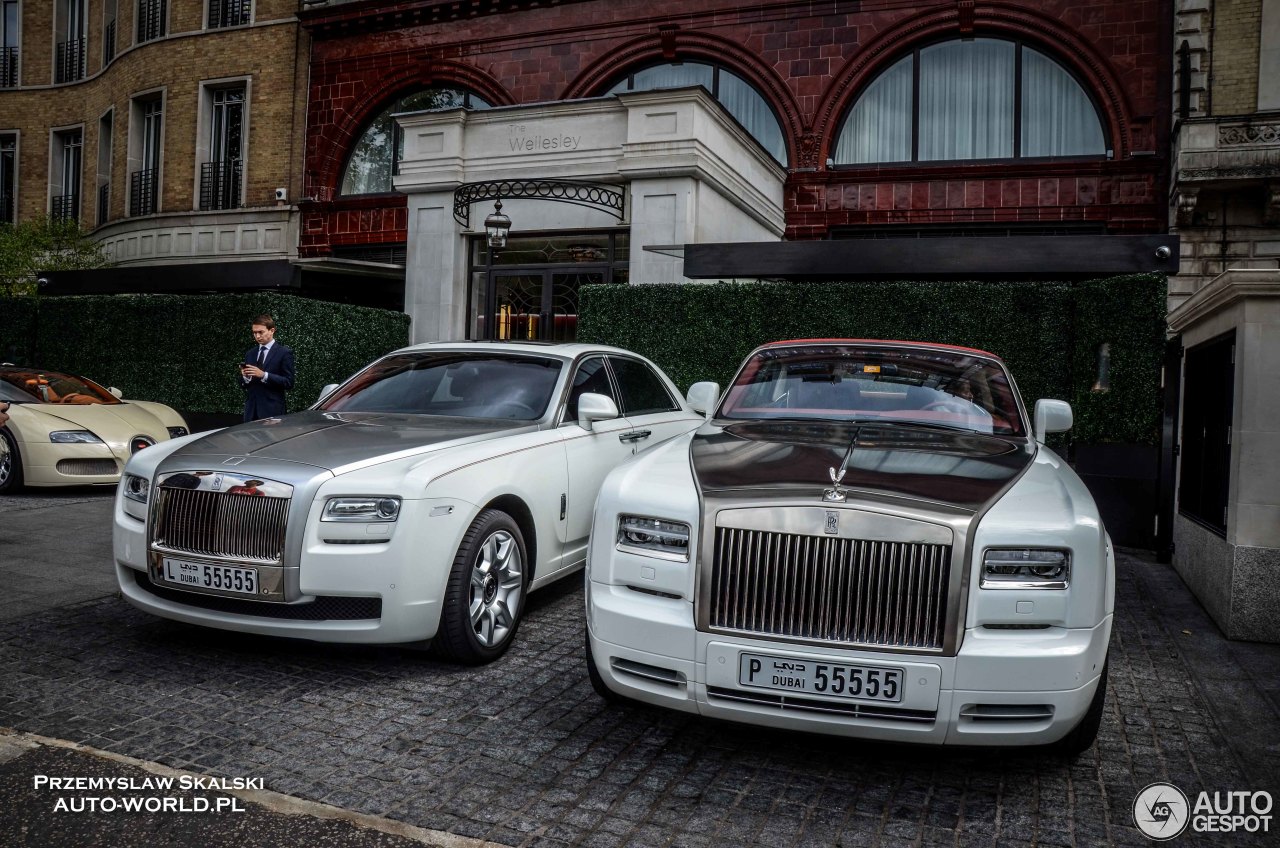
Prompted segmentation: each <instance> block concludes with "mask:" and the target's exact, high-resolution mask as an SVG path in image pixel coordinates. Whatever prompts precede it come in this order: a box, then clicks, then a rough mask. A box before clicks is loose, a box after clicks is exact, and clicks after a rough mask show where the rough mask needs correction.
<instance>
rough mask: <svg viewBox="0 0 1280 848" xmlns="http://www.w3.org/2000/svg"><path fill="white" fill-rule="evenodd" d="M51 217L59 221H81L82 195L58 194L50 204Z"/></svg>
mask: <svg viewBox="0 0 1280 848" xmlns="http://www.w3.org/2000/svg"><path fill="white" fill-rule="evenodd" d="M49 217H51V218H53V219H54V220H58V221H63V220H66V221H78V220H80V195H79V194H57V195H54V197H53V202H52V203H51V204H50V209H49Z"/></svg>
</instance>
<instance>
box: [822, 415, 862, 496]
mask: <svg viewBox="0 0 1280 848" xmlns="http://www.w3.org/2000/svg"><path fill="white" fill-rule="evenodd" d="M857 441H858V434H857V431H855V432H854V435H853V438H852V439H851V440H850V441H849V449H848V450H847V451H845V452H844V461H842V462H841V463H840V470H839V471H837V470H836V469H835V468H828V469H827V473H828V474H830V475H831V488H830V489H825V490H823V492H822V500H823V501H824V502H826V503H844V502H845V495H846V490H845V489H844V488H843V487H841V485H840V482H841V481H842V480H844V475H845V472H846V471H848V470H849V459H850V458H851V457H852V456H853V446H854V445H855V444H856V443H857Z"/></svg>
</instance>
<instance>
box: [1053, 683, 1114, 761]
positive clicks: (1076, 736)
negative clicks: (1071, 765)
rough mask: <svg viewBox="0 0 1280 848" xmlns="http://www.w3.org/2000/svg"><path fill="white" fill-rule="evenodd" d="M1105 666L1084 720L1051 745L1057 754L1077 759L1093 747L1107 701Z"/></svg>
mask: <svg viewBox="0 0 1280 848" xmlns="http://www.w3.org/2000/svg"><path fill="white" fill-rule="evenodd" d="M1107 666H1108V663H1106V662H1104V663H1103V664H1102V674H1101V675H1099V677H1098V688H1097V689H1096V690H1095V691H1094V693H1093V700H1092V701H1090V702H1089V709H1088V710H1087V711H1086V712H1085V714H1084V718H1082V719H1080V723H1079V724H1077V725H1076V726H1075V728H1074V729H1072V731H1071V732H1070V733H1068V734H1067V735H1066V736H1064V737H1062V738H1061V739H1059V740H1058V741H1057V742H1055V743H1054V744H1053V749H1054V750H1055V751H1057V752H1058V753H1059V754H1063V755H1065V756H1067V757H1072V758H1074V757H1078V756H1080V755H1081V754H1083V753H1084V752H1085V751H1087V750H1089V749H1090V748H1091V747H1093V743H1094V740H1095V739H1097V738H1098V728H1099V727H1101V726H1102V710H1103V707H1104V705H1105V702H1106V700H1107Z"/></svg>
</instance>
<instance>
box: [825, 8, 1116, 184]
mask: <svg viewBox="0 0 1280 848" xmlns="http://www.w3.org/2000/svg"><path fill="white" fill-rule="evenodd" d="M971 14H972V19H971V22H970V20H969V19H968V17H967V16H965V17H963V18H962V11H961V8H960V7H959V6H951V7H949V8H945V9H941V10H938V11H934V12H928V13H925V14H921V15H918V16H916V17H913V18H910V19H908V20H906V21H903V22H902V23H900V24H898V25H897V26H895V27H892V28H890V29H887V30H885V31H884V32H881V33H880V34H879V35H878V36H877V37H876V38H874V39H873V40H871V41H869V42H868V43H867V44H865V45H864V46H863V47H862V48H861V49H860V50H859V51H858V53H857V55H856V56H854V57H853V58H852V59H850V60H849V61H848V62H847V63H846V64H845V66H844V67H843V68H842V69H840V71H839V72H838V73H837V74H836V76H835V81H834V82H833V83H832V85H831V87H830V88H829V89H828V91H827V94H826V96H825V97H824V98H823V101H822V103H821V105H820V106H819V107H818V110H817V113H816V114H815V115H814V120H813V127H814V133H815V135H816V136H817V137H818V138H819V139H821V142H820V156H819V161H823V162H825V161H826V159H827V157H828V156H830V155H831V151H833V150H834V149H835V142H836V136H837V135H838V134H839V132H840V122H841V121H842V120H843V118H844V116H845V114H846V113H847V111H848V110H849V108H850V107H851V106H852V105H853V102H854V100H855V99H856V98H857V96H858V95H859V94H861V93H862V91H863V89H864V88H865V87H866V86H867V84H868V83H870V82H871V81H872V80H873V79H874V78H875V76H876V75H877V74H879V73H880V72H881V71H882V70H884V69H885V68H887V67H889V66H890V65H891V64H892V63H894V62H896V61H897V60H899V59H900V58H902V57H903V56H904V55H906V54H907V53H908V52H909V51H911V50H912V49H914V48H915V47H917V46H919V45H921V44H924V43H928V42H933V41H940V40H944V39H946V38H960V37H982V36H997V37H1004V38H1009V39H1011V40H1015V41H1020V42H1022V43H1024V44H1027V45H1028V46H1031V47H1034V48H1035V49H1037V50H1039V51H1040V52H1043V53H1044V54H1045V55H1046V56H1049V57H1050V58H1052V59H1053V60H1054V61H1056V62H1058V63H1059V64H1061V65H1062V66H1063V67H1064V68H1067V69H1068V70H1070V71H1071V72H1073V73H1074V74H1075V75H1076V78H1077V79H1078V80H1079V81H1080V83H1081V84H1082V85H1083V86H1084V88H1085V90H1086V91H1087V92H1088V93H1089V94H1090V95H1091V97H1092V98H1093V101H1094V103H1095V105H1096V106H1097V107H1098V111H1099V118H1100V120H1101V121H1102V124H1103V127H1104V128H1105V130H1106V133H1107V138H1108V139H1109V143H1110V146H1111V147H1112V149H1113V150H1114V158H1115V159H1123V158H1126V157H1127V156H1128V155H1129V153H1130V152H1131V151H1132V150H1133V138H1132V124H1133V113H1132V106H1131V104H1130V103H1129V99H1128V97H1127V96H1126V94H1125V90H1124V88H1123V86H1122V85H1121V84H1120V81H1119V80H1118V78H1117V76H1116V72H1115V69H1114V68H1113V67H1112V66H1111V64H1110V63H1109V62H1107V60H1106V59H1105V58H1103V57H1102V55H1101V54H1099V52H1098V51H1097V50H1096V49H1095V48H1094V46H1093V45H1092V44H1091V43H1090V42H1089V41H1087V40H1086V39H1084V38H1082V37H1081V36H1080V35H1079V34H1077V33H1076V32H1075V31H1074V30H1073V29H1072V28H1071V27H1069V26H1066V25H1063V24H1062V23H1061V22H1060V21H1058V20H1056V19H1054V18H1051V17H1047V16H1044V15H1041V14H1039V13H1037V12H1035V11H1033V10H1029V9H1025V8H1018V7H1013V6H1006V5H1002V4H997V3H980V4H978V5H976V6H975V7H974V8H973V10H972V13H971ZM962 26H963V28H962Z"/></svg>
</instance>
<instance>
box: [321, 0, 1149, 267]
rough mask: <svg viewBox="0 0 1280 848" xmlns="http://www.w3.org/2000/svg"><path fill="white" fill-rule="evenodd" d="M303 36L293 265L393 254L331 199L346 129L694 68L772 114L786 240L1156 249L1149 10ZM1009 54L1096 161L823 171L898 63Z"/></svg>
mask: <svg viewBox="0 0 1280 848" xmlns="http://www.w3.org/2000/svg"><path fill="white" fill-rule="evenodd" d="M301 16H302V18H303V25H304V27H305V28H306V29H307V30H308V31H309V32H310V33H311V35H312V38H313V50H312V67H311V85H310V93H309V97H308V100H309V103H310V112H309V118H308V129H307V142H306V166H305V167H306V179H305V186H304V194H305V195H306V197H308V198H310V201H309V202H307V203H304V206H303V218H304V224H303V234H302V241H301V245H300V252H301V253H302V254H303V255H308V256H325V255H330V254H332V253H333V252H335V250H336V251H338V252H342V251H343V250H344V249H347V248H350V247H352V246H356V245H391V244H398V243H403V242H404V241H405V239H406V236H407V220H406V211H405V205H404V204H405V201H404V198H403V197H402V196H395V195H385V196H360V197H344V196H340V187H341V179H342V173H343V168H344V164H345V162H346V159H347V157H348V155H349V154H350V152H351V149H352V146H353V144H354V143H355V142H356V140H357V139H358V138H359V137H360V134H361V132H362V131H363V129H364V127H365V126H366V125H367V124H368V122H369V121H370V119H371V118H372V117H373V116H375V115H377V114H378V112H379V111H380V110H382V109H383V108H384V107H386V106H387V104H388V103H390V102H393V101H394V100H395V99H396V98H397V97H398V96H401V95H402V94H404V93H405V92H406V91H409V90H412V89H414V88H416V87H421V86H424V85H428V84H436V85H449V86H456V87H459V88H465V89H468V90H470V91H472V92H474V93H475V94H477V95H479V96H480V97H482V98H483V99H484V100H486V101H487V102H488V103H489V104H492V105H494V106H509V105H517V104H533V103H543V102H551V101H562V100H566V99H573V98H587V97H592V96H598V95H602V94H605V93H607V92H608V91H609V89H610V86H611V85H612V84H614V83H615V82H616V81H617V80H618V78H619V76H620V75H623V74H625V73H627V72H629V71H632V70H635V69H641V68H645V67H647V66H654V65H658V64H663V63H707V64H713V65H716V66H718V67H720V68H723V69H726V70H729V71H731V72H732V73H733V74H735V75H736V76H738V77H740V78H741V79H743V80H745V81H746V82H747V83H748V84H749V85H750V86H752V87H753V88H754V89H755V90H756V91H757V92H759V93H760V94H761V95H762V97H763V98H764V100H765V101H767V103H768V106H769V107H770V109H771V110H772V111H773V112H774V113H775V115H776V116H777V119H778V122H779V124H780V126H781V128H782V135H783V138H784V143H785V161H783V163H782V164H783V165H784V166H785V168H786V170H787V175H786V179H785V186H784V196H783V206H784V209H785V216H786V228H785V237H786V238H788V239H822V238H829V237H833V236H837V237H838V236H840V235H848V234H850V232H849V231H851V230H856V229H857V228H859V227H867V226H872V227H884V228H892V227H924V228H929V227H939V226H942V227H952V228H960V229H966V228H981V227H987V226H1002V227H1009V228H1012V229H1015V230H1027V231H1030V230H1032V229H1036V230H1039V231H1042V232H1068V231H1080V232H1097V233H1156V232H1163V231H1164V230H1165V227H1166V225H1167V223H1166V215H1167V213H1166V202H1165V197H1166V175H1165V170H1166V167H1167V164H1166V158H1165V151H1166V150H1167V145H1168V127H1169V120H1170V119H1169V115H1168V109H1167V105H1166V104H1167V103H1168V102H1169V101H1168V96H1169V94H1168V89H1167V74H1168V70H1167V69H1168V68H1169V66H1170V62H1171V61H1172V58H1171V47H1170V45H1169V43H1168V39H1167V32H1166V27H1167V24H1168V21H1170V20H1171V18H1172V10H1171V8H1170V4H1169V3H1168V2H1166V0H1138V2H1127V3H1113V2H1090V3H1079V2H1053V1H1052V0H1050V2H1021V3H986V2H981V0H978V2H974V0H935V2H921V3H915V4H902V3H896V2H867V3H835V4H830V5H828V6H824V7H822V8H821V9H820V10H819V9H816V8H815V7H814V6H813V5H812V4H809V3H791V2H777V3H768V4H761V3H754V2H752V3H745V2H742V3H737V2H726V3H722V4H710V3H689V2H678V0H658V2H639V0H622V2H609V3H602V2H562V3H550V4H547V3H527V2H519V1H518V0H517V1H516V2H499V3H493V4H489V5H486V6H484V7H469V6H468V7H462V6H458V5H456V4H442V3H433V2H408V1H407V0H400V2H385V0H384V1H383V2H378V0H363V2H349V3H335V2H330V3H328V4H326V5H325V6H324V7H321V8H318V9H316V10H314V11H306V12H303V13H302V15H301ZM973 38H980V39H981V38H988V39H1000V40H1008V41H1012V42H1016V43H1018V44H1020V45H1024V46H1025V47H1029V48H1031V49H1034V50H1036V51H1040V52H1042V53H1043V54H1045V55H1047V56H1049V57H1050V58H1052V59H1053V60H1054V61H1055V62H1057V63H1059V64H1060V65H1061V66H1062V67H1063V68H1065V69H1066V71H1067V72H1068V73H1069V74H1070V75H1071V76H1072V77H1074V78H1075V80H1076V81H1077V82H1078V83H1079V84H1080V86H1081V87H1082V89H1083V90H1084V91H1085V92H1086V93H1087V95H1088V97H1089V98H1090V100H1091V101H1092V102H1093V104H1094V106H1095V108H1096V110H1097V114H1098V116H1099V120H1100V122H1101V125H1102V131H1103V134H1104V136H1105V140H1106V151H1105V153H1100V154H1099V155H1096V156H1084V157H1079V156H1072V157H1062V158H1059V159H1053V158H1047V157H1026V158H1024V157H1019V156H1017V155H1014V156H1000V157H993V158H990V159H983V160H977V159H974V160H969V161H928V162H925V161H913V162H907V163H901V164H885V165H875V166H868V165H860V166H840V165H836V164H833V161H832V160H833V152H834V150H835V147H836V145H837V142H838V136H839V134H840V131H841V127H842V124H843V122H844V121H845V120H846V117H847V115H848V114H849V110H850V108H851V106H852V105H853V104H854V102H855V101H856V99H857V98H858V97H859V95H860V94H861V93H862V92H864V91H865V90H866V89H867V86H868V85H869V83H871V82H872V81H873V80H874V79H875V78H876V77H877V75H879V74H881V73H882V72H884V71H885V69H886V67H888V66H889V65H891V64H892V63H893V62H894V61H896V60H898V59H900V58H901V57H902V56H904V55H906V54H907V53H909V52H910V51H912V50H913V49H916V48H919V47H922V46H923V47H927V46H928V45H931V44H936V43H938V42H942V41H947V40H950V39H973Z"/></svg>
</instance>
